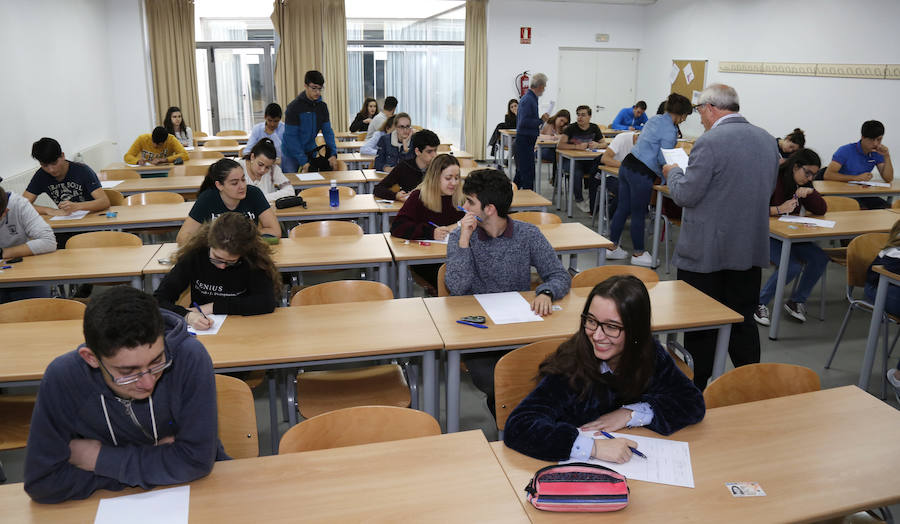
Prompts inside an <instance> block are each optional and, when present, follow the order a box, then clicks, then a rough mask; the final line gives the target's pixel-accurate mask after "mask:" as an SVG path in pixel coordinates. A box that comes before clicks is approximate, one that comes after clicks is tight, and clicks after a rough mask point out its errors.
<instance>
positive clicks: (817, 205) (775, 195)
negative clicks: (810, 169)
mask: <svg viewBox="0 0 900 524" xmlns="http://www.w3.org/2000/svg"><path fill="white" fill-rule="evenodd" d="M800 187H812V183H810V184H808V185H806V186H800ZM788 200H790V198H785V195H784V181H783V179H782V178H781V174H780V173H779V174H778V176H777V177H776V178H775V190H774V191H772V198H770V199H769V205H770V206H780V205H781V204H784V203H785V202H787V201H788ZM799 202H800V205H801V206H803V208H804V209H806V211H807V213H809V214H811V215H824V214H825V213H826V212H827V211H828V204H826V203H825V199H823V198H822V195H820V194H819V193H818V191H816V190H815V189H813V192H812V193H810V194H809V196H808V197H806V198H801V199H799ZM771 211H772V210H771V209H770V210H769V212H771ZM791 214H792V215H799V214H800V208H799V207H798V208H797V209H795V210H794V211H793V212H792V213H791Z"/></svg>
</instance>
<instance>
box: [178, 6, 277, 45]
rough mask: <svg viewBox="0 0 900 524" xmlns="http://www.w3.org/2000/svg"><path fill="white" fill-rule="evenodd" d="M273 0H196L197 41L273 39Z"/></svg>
mask: <svg viewBox="0 0 900 524" xmlns="http://www.w3.org/2000/svg"><path fill="white" fill-rule="evenodd" d="M271 16H272V0H194V38H195V39H196V40H197V42H223V41H228V40H240V41H246V40H272V39H273V38H274V34H275V28H274V26H272V19H271V18H270V17H271Z"/></svg>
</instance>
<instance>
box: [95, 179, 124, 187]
mask: <svg viewBox="0 0 900 524" xmlns="http://www.w3.org/2000/svg"><path fill="white" fill-rule="evenodd" d="M121 183H122V181H121V180H101V181H100V186H101V187H103V189H112V188H114V187H116V186H117V185H119V184H121Z"/></svg>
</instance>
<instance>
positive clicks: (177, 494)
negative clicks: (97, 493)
mask: <svg viewBox="0 0 900 524" xmlns="http://www.w3.org/2000/svg"><path fill="white" fill-rule="evenodd" d="M190 494H191V487H190V486H179V487H177V488H167V489H157V490H154V491H148V492H146V493H137V494H135V495H125V496H122V497H114V498H108V499H100V504H99V506H98V507H97V516H96V517H95V518H94V524H121V523H122V522H127V523H128V524H156V523H159V522H165V523H166V524H187V522H188V506H189V504H190Z"/></svg>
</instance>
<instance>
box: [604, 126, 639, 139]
mask: <svg viewBox="0 0 900 524" xmlns="http://www.w3.org/2000/svg"><path fill="white" fill-rule="evenodd" d="M626 131H631V129H613V128H611V127H603V126H601V127H600V132H601V133H603V136H604V137H605V138H613V137H615V136H616V135H618V134H620V133H625V132H626ZM638 132H640V131H638Z"/></svg>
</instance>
